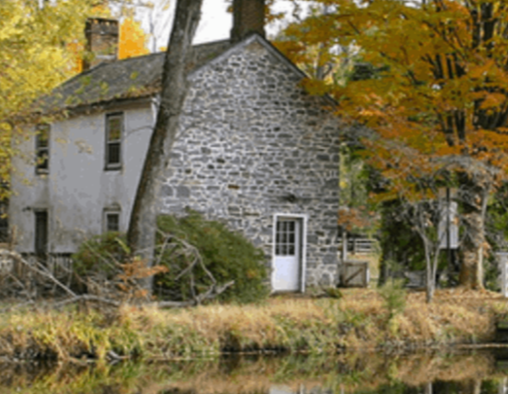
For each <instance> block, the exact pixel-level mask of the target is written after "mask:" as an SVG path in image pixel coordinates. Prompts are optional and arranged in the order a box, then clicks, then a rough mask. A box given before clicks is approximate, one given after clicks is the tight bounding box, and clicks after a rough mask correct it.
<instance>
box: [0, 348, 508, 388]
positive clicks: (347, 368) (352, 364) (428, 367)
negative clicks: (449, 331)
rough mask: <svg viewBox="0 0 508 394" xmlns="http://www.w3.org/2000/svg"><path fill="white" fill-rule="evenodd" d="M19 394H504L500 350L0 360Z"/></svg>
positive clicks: (507, 367)
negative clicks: (64, 362) (103, 361)
mask: <svg viewBox="0 0 508 394" xmlns="http://www.w3.org/2000/svg"><path fill="white" fill-rule="evenodd" d="M0 392H2V393H12V394H14V393H25V394H32V393H33V394H35V393H37V394H45V393H63V394H91V393H94V394H96V393H98V394H230V393H231V394H233V393H235V394H374V393H382V394H384V393H386V394H388V393H390V394H392V393H394V394H420V393H421V394H508V353H505V354H503V353H501V352H500V351H497V352H485V351H482V352H467V353H460V354H457V353H455V354H450V353H446V354H430V353H425V354H417V355H393V354H391V355H388V354H371V353H355V354H346V355H340V356H336V357H333V358H329V357H316V356H302V355H300V356H287V357H254V358H253V357H228V358H224V359H222V360H198V361H177V362H175V361H174V362H166V363H152V364H121V365H116V366H110V365H92V366H90V365H86V364H83V365H80V364H75V365H72V366H65V367H64V366H61V365H34V364H17V365H13V364H5V365H0Z"/></svg>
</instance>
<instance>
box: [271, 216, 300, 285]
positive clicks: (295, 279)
mask: <svg viewBox="0 0 508 394" xmlns="http://www.w3.org/2000/svg"><path fill="white" fill-rule="evenodd" d="M300 233H301V227H300V220H298V219H290V218H278V219H277V223H276V228H275V254H274V258H273V272H272V287H273V290H274V291H298V290H299V289H300V249H301V236H300Z"/></svg>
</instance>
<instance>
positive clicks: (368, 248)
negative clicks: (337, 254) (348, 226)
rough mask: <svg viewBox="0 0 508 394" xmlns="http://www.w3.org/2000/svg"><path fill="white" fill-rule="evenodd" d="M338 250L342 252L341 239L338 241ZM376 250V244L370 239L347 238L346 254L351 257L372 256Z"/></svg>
mask: <svg viewBox="0 0 508 394" xmlns="http://www.w3.org/2000/svg"><path fill="white" fill-rule="evenodd" d="M338 249H339V250H342V239H339V247H338ZM377 250H378V243H377V241H376V240H375V239H371V238H348V239H347V252H348V254H352V255H362V254H363V255H367V254H373V253H375V252H376V251H377Z"/></svg>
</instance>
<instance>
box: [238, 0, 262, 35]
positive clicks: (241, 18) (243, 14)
mask: <svg viewBox="0 0 508 394" xmlns="http://www.w3.org/2000/svg"><path fill="white" fill-rule="evenodd" d="M252 33H258V34H260V35H261V36H263V37H264V36H265V0H233V28H232V29H231V42H233V43H235V42H238V41H240V40H242V39H244V38H245V37H247V36H248V35H249V34H252Z"/></svg>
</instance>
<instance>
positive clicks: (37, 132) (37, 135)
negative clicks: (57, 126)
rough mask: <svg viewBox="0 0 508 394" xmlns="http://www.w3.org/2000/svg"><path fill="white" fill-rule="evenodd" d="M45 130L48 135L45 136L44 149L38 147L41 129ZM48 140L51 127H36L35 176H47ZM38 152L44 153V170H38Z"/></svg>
mask: <svg viewBox="0 0 508 394" xmlns="http://www.w3.org/2000/svg"><path fill="white" fill-rule="evenodd" d="M43 128H46V129H47V132H48V135H47V146H46V147H40V146H39V142H40V138H41V133H42V129H43ZM50 140H51V125H49V124H41V125H38V126H37V130H36V133H35V160H36V163H35V175H47V174H49V154H50V149H51V146H50ZM40 152H46V156H47V159H46V166H47V167H46V168H40V167H39V164H40V163H38V162H37V161H38V160H39V153H40Z"/></svg>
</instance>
